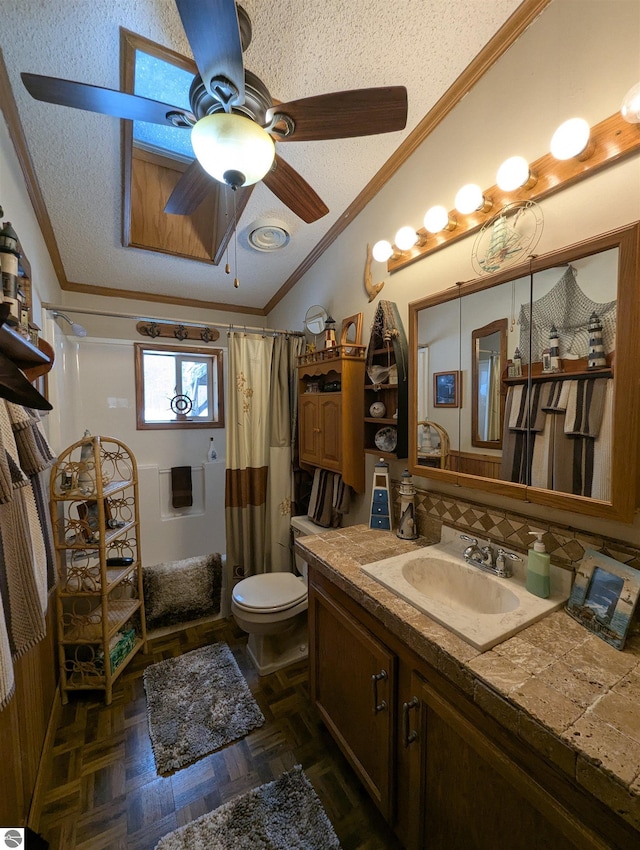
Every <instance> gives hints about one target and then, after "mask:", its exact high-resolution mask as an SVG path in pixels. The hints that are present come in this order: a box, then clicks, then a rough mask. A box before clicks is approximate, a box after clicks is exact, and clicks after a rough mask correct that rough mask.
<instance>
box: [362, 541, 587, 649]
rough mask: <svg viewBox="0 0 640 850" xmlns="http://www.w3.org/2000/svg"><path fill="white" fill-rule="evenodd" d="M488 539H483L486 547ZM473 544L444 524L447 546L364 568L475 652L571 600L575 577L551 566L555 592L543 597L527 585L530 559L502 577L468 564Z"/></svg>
mask: <svg viewBox="0 0 640 850" xmlns="http://www.w3.org/2000/svg"><path fill="white" fill-rule="evenodd" d="M485 542H486V541H479V543H480V545H484V543H485ZM467 545H468V542H465V541H462V540H460V537H459V532H457V531H455V530H454V529H450V528H447V527H444V526H443V529H442V542H441V543H437V544H435V545H433V546H426V547H425V548H424V549H419V550H416V551H413V552H406V553H405V554H404V555H396V556H394V557H392V558H386V559H385V560H383V561H376V562H375V563H373V564H367V565H366V566H363V567H362V569H363V570H364V572H366V573H367V574H368V575H370V576H372V577H373V578H374V579H376V581H378V582H380V584H383V585H384V586H385V587H387V588H389V590H391V591H393V593H395V594H397V595H398V596H400V597H402V599H404V600H405V601H406V602H409V603H410V604H411V605H414V606H415V607H416V608H418V609H419V610H420V611H423V612H424V613H425V614H428V615H429V616H430V617H431V618H432V619H434V620H436V621H437V622H439V623H440V624H441V625H443V626H445V627H446V628H448V629H450V630H451V631H452V632H455V634H457V635H459V636H460V637H461V638H463V639H464V640H466V641H467V642H468V643H470V644H471V645H472V646H474V647H476V649H480V650H483V651H484V650H487V649H490V648H491V647H492V646H495V645H496V644H497V643H501V642H502V641H503V640H506V639H507V638H509V637H512V636H513V635H514V634H516V633H517V632H519V631H520V630H521V629H524V628H525V627H526V626H529V625H531V624H532V623H535V622H536V621H537V620H540V619H542V617H545V616H546V615H547V614H549V613H551V611H555V610H556V609H557V608H560V607H561V606H562V605H563V604H564V603H565V602H566V600H567V599H568V597H569V592H570V589H571V576H570V573H569V572H567V571H566V570H562V569H560V568H556V567H553V566H552V568H551V588H552V594H551V596H550V597H549V599H540V598H539V597H537V596H533V595H532V594H531V593H529V592H528V591H527V589H526V587H525V570H526V563H525V561H524V560H523V561H521V562H516V563H515V566H514V568H513V569H514V575H513V576H512V577H511V578H508V579H505V578H499V577H498V576H495V575H492V574H490V573H486V572H483V571H482V570H480V569H478V568H477V567H474V566H472V565H470V564H467V563H466V561H465V560H464V558H463V556H462V552H463V551H464V549H465V548H466V546H467Z"/></svg>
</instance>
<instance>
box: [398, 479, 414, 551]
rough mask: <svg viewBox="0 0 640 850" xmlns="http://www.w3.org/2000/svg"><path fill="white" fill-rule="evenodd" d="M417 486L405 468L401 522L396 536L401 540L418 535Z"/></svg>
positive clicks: (401, 496) (401, 487)
mask: <svg viewBox="0 0 640 850" xmlns="http://www.w3.org/2000/svg"><path fill="white" fill-rule="evenodd" d="M415 497H416V488H415V487H414V486H413V478H412V477H411V475H410V473H409V470H408V469H405V471H404V472H403V473H402V480H401V481H400V524H399V525H398V530H397V531H396V537H399V538H400V539H401V540H415V539H416V537H417V536H418V529H417V527H416V504H415V501H416V500H415Z"/></svg>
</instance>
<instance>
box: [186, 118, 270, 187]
mask: <svg viewBox="0 0 640 850" xmlns="http://www.w3.org/2000/svg"><path fill="white" fill-rule="evenodd" d="M191 144H192V145H193V150H194V153H195V155H196V157H197V158H198V161H199V163H200V165H201V166H202V167H203V168H204V170H205V171H206V172H207V173H208V174H210V175H211V176H212V177H215V179H216V180H219V181H220V183H226V184H228V185H229V186H235V187H238V186H251V185H252V184H253V183H257V182H258V180H262V178H263V177H264V175H265V174H266V173H267V171H269V169H270V168H271V166H272V165H273V159H274V157H275V154H276V149H275V145H274V144H273V139H272V138H271V136H270V135H269V134H268V133H267V132H266V130H264V129H263V128H262V127H261V126H260V125H259V124H256V122H255V121H252V120H251V119H250V118H245V117H244V116H243V115H236V114H234V113H227V112H216V113H214V114H213V115H205V116H204V118H201V119H200V120H199V121H197V122H196V123H195V124H194V126H193V129H192V130H191Z"/></svg>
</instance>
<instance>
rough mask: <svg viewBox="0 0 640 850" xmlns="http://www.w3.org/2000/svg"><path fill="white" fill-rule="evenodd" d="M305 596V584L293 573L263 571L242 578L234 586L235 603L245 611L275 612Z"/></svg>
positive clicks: (291, 606)
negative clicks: (259, 573)
mask: <svg viewBox="0 0 640 850" xmlns="http://www.w3.org/2000/svg"><path fill="white" fill-rule="evenodd" d="M306 597H307V585H306V584H305V582H304V581H303V580H302V579H300V578H298V577H297V576H294V575H293V573H263V574H261V575H257V576H249V578H245V579H242V581H240V582H238V584H237V585H236V586H235V587H234V589H233V593H232V599H233V602H234V603H235V605H236V606H237V607H238V608H239V609H240V610H243V611H247V612H253V613H258V612H264V613H273V614H275V613H277V612H279V611H286V610H288V609H289V608H293V607H294V606H296V605H298V603H300V602H302V601H303V600H305V599H306Z"/></svg>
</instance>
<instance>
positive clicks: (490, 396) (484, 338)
mask: <svg viewBox="0 0 640 850" xmlns="http://www.w3.org/2000/svg"><path fill="white" fill-rule="evenodd" d="M508 324H509V322H508V320H507V318H506V317H505V318H504V319H496V320H495V321H494V322H489V324H488V325H484V326H483V327H481V328H475V329H474V330H473V331H471V445H472V446H475V447H476V448H486V449H501V448H502V429H503V425H504V404H505V398H506V390H505V387H504V384H503V382H502V373H503V371H504V369H505V367H506V365H507V328H508Z"/></svg>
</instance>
